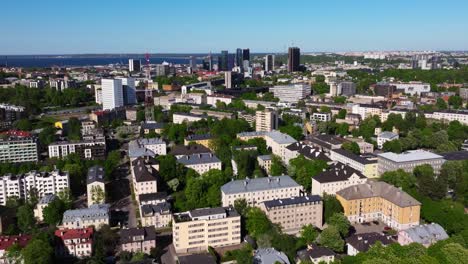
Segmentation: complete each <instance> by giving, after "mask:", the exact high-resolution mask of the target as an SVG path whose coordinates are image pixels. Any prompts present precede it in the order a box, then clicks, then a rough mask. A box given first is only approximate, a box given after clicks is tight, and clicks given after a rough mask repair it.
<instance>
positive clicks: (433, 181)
mask: <svg viewBox="0 0 468 264" xmlns="http://www.w3.org/2000/svg"><path fill="white" fill-rule="evenodd" d="M413 174H414V176H415V177H416V180H417V185H418V190H419V192H420V193H421V194H423V195H426V196H428V197H431V198H433V199H441V198H443V197H444V196H445V194H446V192H447V181H446V179H444V178H442V177H436V175H435V174H434V169H433V168H432V167H431V165H428V164H424V165H419V166H416V167H415V168H414V170H413Z"/></svg>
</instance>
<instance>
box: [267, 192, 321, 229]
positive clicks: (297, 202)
mask: <svg viewBox="0 0 468 264" xmlns="http://www.w3.org/2000/svg"><path fill="white" fill-rule="evenodd" d="M260 209H262V210H263V211H264V212H265V214H266V215H267V217H268V219H270V221H271V222H272V223H273V224H279V225H280V226H281V230H282V231H283V232H284V233H286V234H290V235H296V234H298V233H299V232H300V231H301V229H302V227H303V226H305V225H309V224H311V225H313V226H315V227H317V228H319V229H322V221H323V220H322V211H323V204H322V199H321V198H320V196H318V195H308V196H296V197H291V198H285V199H275V200H269V201H264V202H263V203H261V204H260Z"/></svg>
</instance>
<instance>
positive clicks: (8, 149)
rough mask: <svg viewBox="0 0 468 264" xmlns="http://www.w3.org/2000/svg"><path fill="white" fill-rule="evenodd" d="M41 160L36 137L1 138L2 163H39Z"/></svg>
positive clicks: (0, 156) (0, 153)
mask: <svg viewBox="0 0 468 264" xmlns="http://www.w3.org/2000/svg"><path fill="white" fill-rule="evenodd" d="M38 160H39V154H38V146H37V139H36V138H35V137H31V136H28V137H22V136H7V137H3V138H2V137H0V162H11V163H18V162H37V161H38Z"/></svg>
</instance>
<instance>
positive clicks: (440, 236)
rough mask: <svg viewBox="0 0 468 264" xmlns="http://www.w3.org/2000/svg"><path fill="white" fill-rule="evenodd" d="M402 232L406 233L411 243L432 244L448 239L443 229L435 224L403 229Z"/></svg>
mask: <svg viewBox="0 0 468 264" xmlns="http://www.w3.org/2000/svg"><path fill="white" fill-rule="evenodd" d="M402 232H405V233H407V234H408V236H409V237H410V238H411V240H412V241H413V242H416V243H420V244H432V243H435V242H437V241H439V240H444V239H447V238H449V236H448V235H447V232H445V230H444V228H442V227H441V226H440V225H439V224H435V223H432V224H428V225H419V226H414V227H411V228H408V229H405V230H403V231H402Z"/></svg>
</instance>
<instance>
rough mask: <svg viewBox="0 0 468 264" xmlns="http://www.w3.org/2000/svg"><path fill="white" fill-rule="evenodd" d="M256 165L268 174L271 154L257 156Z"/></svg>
mask: <svg viewBox="0 0 468 264" xmlns="http://www.w3.org/2000/svg"><path fill="white" fill-rule="evenodd" d="M257 161H258V166H260V168H262V169H264V170H265V172H266V173H268V174H270V170H271V162H272V156H271V155H260V156H258V157H257Z"/></svg>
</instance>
